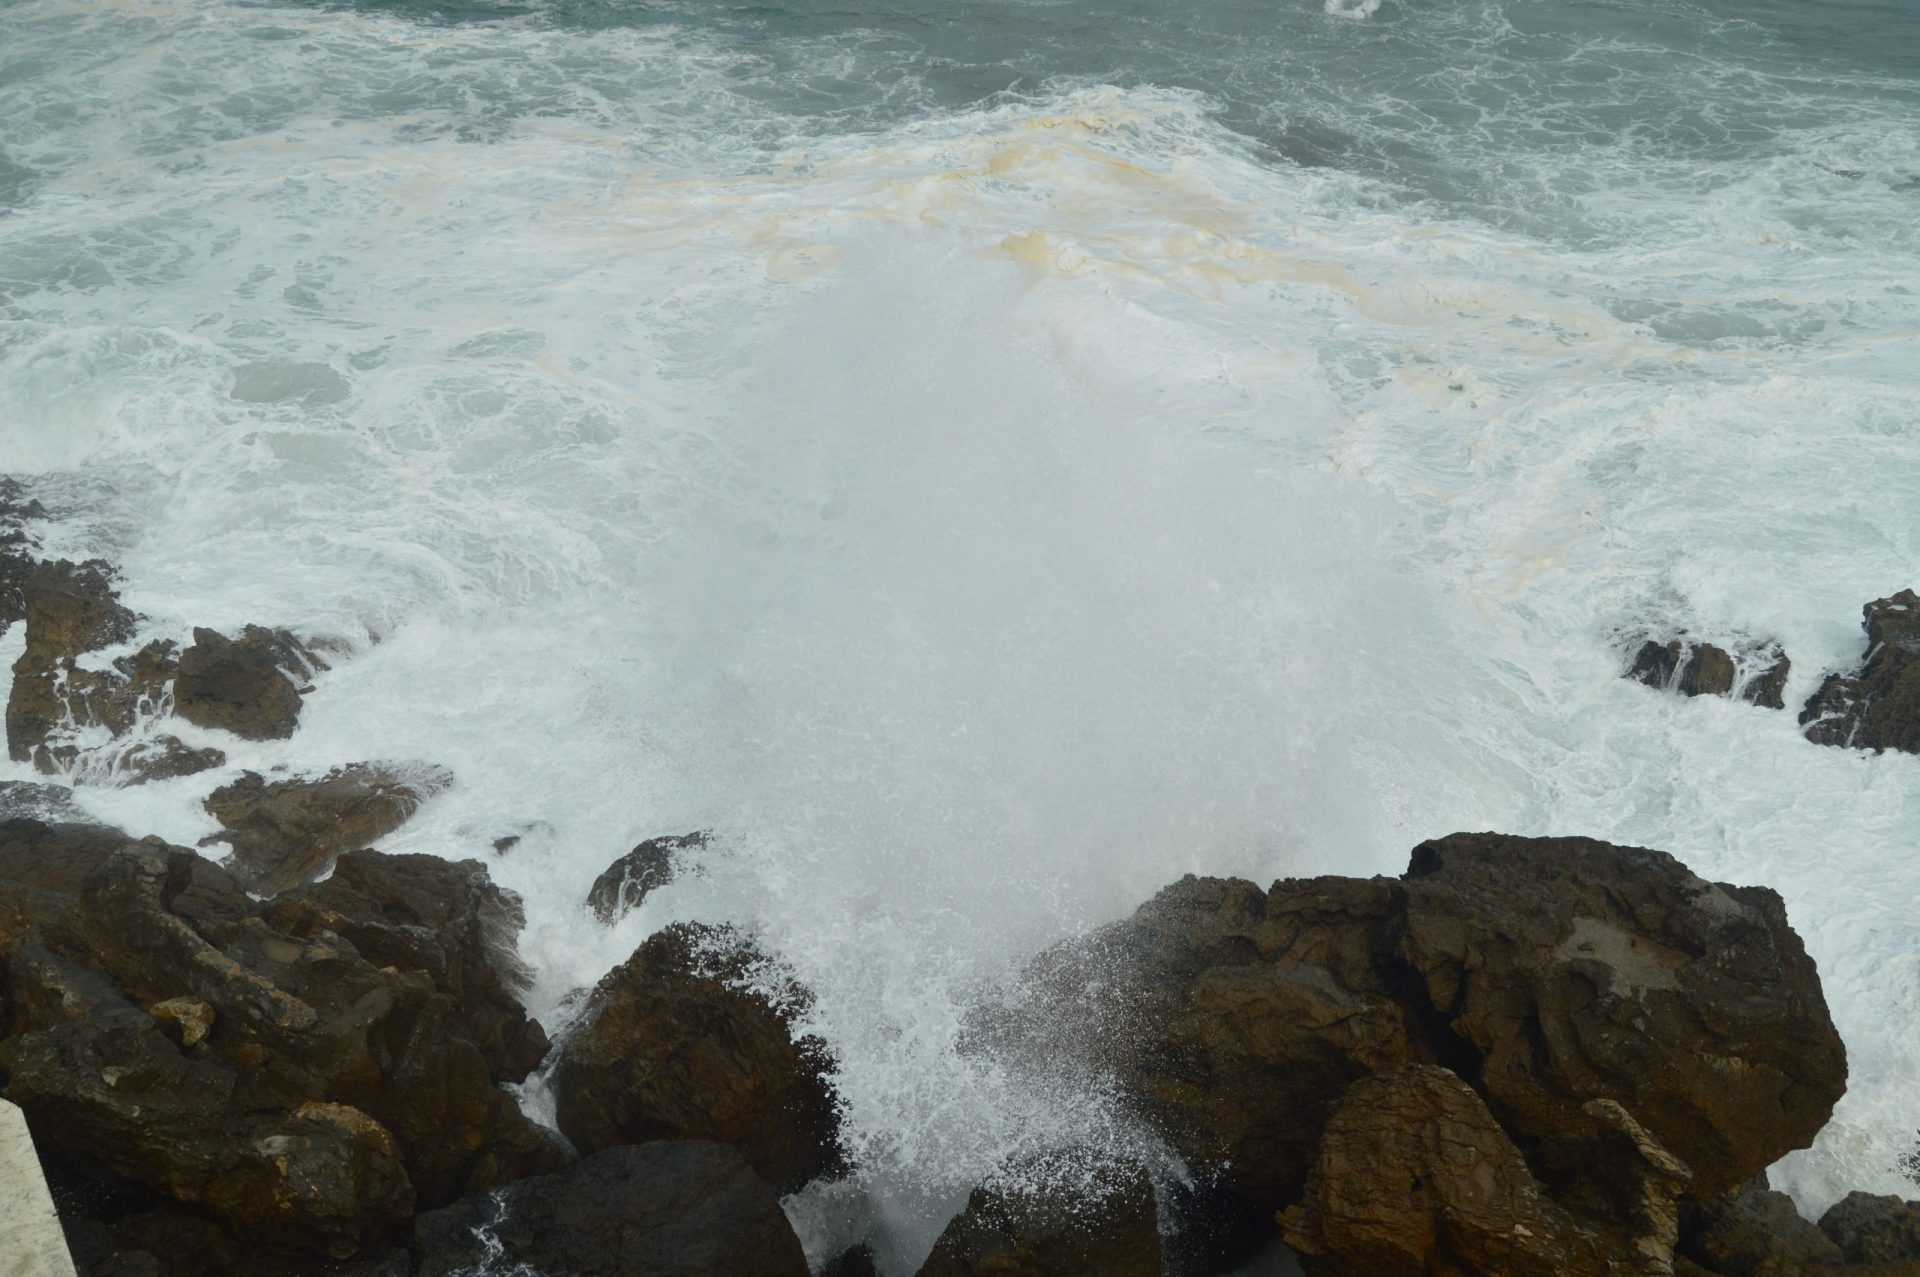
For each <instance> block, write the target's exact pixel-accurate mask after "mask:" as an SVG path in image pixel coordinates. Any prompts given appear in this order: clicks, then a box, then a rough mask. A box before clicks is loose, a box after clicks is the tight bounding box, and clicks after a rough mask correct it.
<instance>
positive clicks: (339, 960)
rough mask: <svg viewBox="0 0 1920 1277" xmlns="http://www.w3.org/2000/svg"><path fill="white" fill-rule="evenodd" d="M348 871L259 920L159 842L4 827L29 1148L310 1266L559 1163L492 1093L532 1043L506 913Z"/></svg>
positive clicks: (1, 919)
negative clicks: (37, 1145)
mask: <svg viewBox="0 0 1920 1277" xmlns="http://www.w3.org/2000/svg"><path fill="white" fill-rule="evenodd" d="M350 859H351V861H352V864H351V866H350V867H349V868H348V870H347V871H346V872H345V874H344V875H342V881H341V885H340V886H338V887H335V888H333V889H332V890H331V891H327V890H323V888H326V887H328V886H330V885H331V884H322V886H321V887H317V888H312V889H309V890H308V891H307V892H304V893H295V894H294V895H293V896H291V897H288V898H283V899H281V900H276V901H272V902H268V903H266V904H264V905H263V904H256V903H255V902H253V901H251V900H249V899H248V897H247V896H246V894H245V892H244V891H243V890H242V889H241V888H240V886H239V884H238V883H237V882H236V881H234V880H233V878H232V877H231V876H230V875H228V874H226V873H225V872H224V871H223V870H221V869H220V868H219V866H217V865H214V864H212V863H211V862H208V861H206V860H204V859H202V858H200V857H198V856H196V855H194V854H193V853H192V852H189V851H186V850H184V849H181V848H175V847H168V846H166V845H165V844H163V843H159V842H157V841H156V840H148V841H146V842H130V841H128V840H127V839H126V838H125V837H124V836H123V835H119V834H117V833H116V832H115V831H112V830H106V829H101V828H98V827H93V826H79V825H72V826H49V825H43V824H40V823H39V822H34V821H12V822H4V823H0V1075H3V1076H5V1077H6V1079H7V1094H8V1098H10V1099H12V1100H14V1101H15V1102H16V1103H18V1104H20V1105H21V1107H22V1108H23V1109H24V1110H25V1111H26V1113H27V1116H28V1120H29V1122H30V1123H31V1124H32V1125H33V1128H34V1130H35V1132H36V1136H37V1137H38V1138H40V1139H41V1140H42V1141H43V1142H44V1144H45V1146H46V1147H47V1148H48V1149H50V1150H53V1151H54V1152H56V1153H58V1154H59V1155H61V1156H63V1157H71V1158H74V1159H78V1160H79V1161H82V1162H84V1163H86V1164H88V1165H94V1166H98V1167H100V1168H102V1169H103V1170H104V1171H107V1172H110V1173H111V1174H112V1175H114V1176H118V1177H121V1178H122V1179H126V1180H132V1181H135V1182H137V1183H138V1184H141V1185H144V1186H145V1187H146V1189H148V1190H150V1191H151V1192H153V1193H157V1194H158V1195H160V1196H161V1197H163V1198H167V1199H171V1200H172V1201H173V1202H176V1203H179V1204H180V1205H182V1206H186V1207H191V1208H194V1209H197V1210H199V1211H201V1212H204V1213H206V1214H208V1215H209V1216H211V1217H212V1218H215V1219H217V1220H219V1221H220V1222H222V1223H223V1224H224V1225H225V1226H226V1227H227V1228H229V1229H230V1230H232V1232H233V1233H234V1235H236V1236H239V1237H244V1238H245V1239H246V1240H247V1242H248V1244H249V1246H256V1245H257V1246H266V1247H269V1248H273V1247H278V1248H282V1249H284V1250H286V1251H290V1252H295V1253H298V1254H303V1255H309V1256H311V1255H319V1254H326V1253H332V1254H335V1255H344V1254H347V1253H349V1252H352V1251H354V1250H355V1249H356V1248H360V1247H364V1246H368V1245H372V1244H375V1243H378V1242H380V1241H382V1240H384V1239H385V1238H387V1237H390V1236H391V1235H392V1234H393V1232H394V1231H395V1230H396V1228H398V1226H399V1225H400V1224H401V1223H403V1222H404V1220H405V1219H406V1218H407V1217H408V1216H410V1215H411V1213H412V1211H413V1209H414V1207H415V1205H416V1204H418V1205H422V1206H429V1207H431V1206H434V1205H438V1204H441V1203H444V1202H447V1201H451V1200H453V1199H454V1198H456V1197H458V1196H459V1195H461V1194H464V1193H472V1192H478V1191H481V1190H483V1189H485V1188H488V1187H490V1186H492V1185H494V1184H496V1183H499V1182H502V1181H504V1180H507V1179H511V1178H515V1177H518V1176H522V1175H526V1174H530V1173H540V1172H545V1171H551V1170H553V1169H556V1168H558V1167H559V1166H562V1165H564V1164H565V1160H566V1159H565V1157H564V1155H563V1154H561V1153H560V1152H559V1150H558V1149H557V1148H556V1147H555V1146H554V1145H553V1144H552V1143H551V1142H550V1141H548V1140H546V1139H545V1138H544V1137H543V1136H542V1135H541V1133H540V1132H539V1131H538V1129H537V1128H535V1127H533V1126H532V1124H531V1123H529V1122H528V1121H527V1119H526V1118H525V1117H524V1116H523V1115H522V1114H521V1113H520V1111H519V1109H518V1107H517V1106H516V1105H515V1104H514V1102H513V1100H512V1098H511V1097H510V1096H509V1095H508V1094H507V1093H506V1092H504V1091H502V1090H501V1089H500V1083H502V1082H510V1081H518V1080H520V1079H521V1078H523V1077H524V1076H525V1075H526V1072H527V1070H528V1069H529V1068H531V1067H532V1064H533V1063H534V1062H536V1061H537V1060H538V1057H539V1044H540V1043H541V1042H543V1041H544V1039H543V1037H542V1036H541V1034H540V1031H539V1027H538V1025H535V1024H533V1023H532V1022H531V1021H529V1020H527V1019H526V1017H525V1014H524V1012H523V1011H522V1010H521V1009H520V1007H519V1004H518V1002H517V1000H516V998H515V993H516V990H517V987H518V981H519V979H520V972H519V969H518V964H517V963H514V962H512V960H511V958H510V955H509V949H510V945H511V942H512V935H513V932H514V931H517V929H518V926H519V911H518V905H517V902H515V901H513V899H512V898H511V897H510V896H507V895H506V893H503V892H500V891H499V889H498V888H495V887H492V885H491V884H489V883H487V882H486V881H485V874H484V871H481V870H480V869H479V867H478V866H477V865H474V864H472V863H471V862H469V863H468V864H465V865H452V864H446V863H444V862H438V863H439V868H438V869H435V868H433V867H431V866H428V865H424V864H413V863H403V864H400V865H397V866H386V865H383V864H382V863H381V862H382V861H384V860H386V859H387V858H384V857H380V856H379V855H378V853H372V852H366V853H361V854H360V855H358V856H355V857H352V858H350ZM403 859H404V860H406V861H409V862H411V861H414V860H416V859H417V860H421V861H424V860H427V859H428V858H426V857H420V858H411V857H409V858H403ZM123 1249H125V1248H123ZM140 1249H141V1247H139V1246H134V1247H132V1248H131V1250H129V1253H132V1251H138V1250H140ZM269 1270H271V1265H270V1266H269ZM279 1271H283V1272H292V1271H294V1269H293V1268H290V1267H287V1266H286V1265H285V1264H282V1265H281V1266H280V1269H279Z"/></svg>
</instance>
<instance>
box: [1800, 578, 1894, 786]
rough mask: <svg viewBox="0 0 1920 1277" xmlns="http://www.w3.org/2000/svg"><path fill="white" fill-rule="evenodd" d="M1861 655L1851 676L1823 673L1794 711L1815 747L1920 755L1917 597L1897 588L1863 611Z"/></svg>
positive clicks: (1868, 605)
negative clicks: (1863, 646)
mask: <svg viewBox="0 0 1920 1277" xmlns="http://www.w3.org/2000/svg"><path fill="white" fill-rule="evenodd" d="M1864 614H1865V619H1864V620H1863V621H1862V625H1863V627H1864V628H1865V629H1866V631H1867V654H1866V659H1865V662H1864V663H1863V664H1862V666H1861V668H1860V671H1859V672H1858V673H1857V674H1829V675H1828V676H1827V678H1826V681H1825V682H1823V683H1821V684H1820V690H1819V691H1817V692H1815V693H1814V694H1813V698H1812V699H1811V700H1809V701H1808V702H1807V705H1806V708H1805V709H1803V710H1801V711H1800V722H1801V724H1802V725H1803V726H1804V727H1805V728H1806V737H1807V739H1808V740H1810V741H1813V742H1814V743H1815V744H1819V745H1845V746H1851V747H1853V748H1855V749H1872V750H1885V749H1898V750H1904V751H1906V752H1907V753H1909V754H1913V753H1920V595H1916V594H1914V592H1913V591H1912V590H1902V591H1900V593H1898V594H1895V595H1893V596H1891V597H1889V598H1884V599H1875V600H1874V601H1873V602H1871V603H1869V604H1867V606H1866V608H1865V609H1864Z"/></svg>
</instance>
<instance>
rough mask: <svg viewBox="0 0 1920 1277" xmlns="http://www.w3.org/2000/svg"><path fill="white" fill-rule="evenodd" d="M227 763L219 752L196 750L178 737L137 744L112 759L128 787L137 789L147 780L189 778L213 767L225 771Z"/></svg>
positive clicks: (156, 737)
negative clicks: (133, 786) (122, 773)
mask: <svg viewBox="0 0 1920 1277" xmlns="http://www.w3.org/2000/svg"><path fill="white" fill-rule="evenodd" d="M226 763H227V756H226V754H224V753H222V752H221V751H220V750H217V749H214V748H211V747H208V748H204V749H195V748H193V747H192V746H191V745H188V744H187V743H186V742H185V741H183V740H181V739H180V738H179V737H178V736H169V735H160V736H153V737H149V738H147V739H145V740H141V741H137V742H135V743H134V744H133V745H131V746H129V747H128V748H126V749H125V750H122V751H120V753H119V754H118V755H117V756H116V757H115V758H114V766H116V767H117V768H118V769H119V770H120V771H122V772H124V773H125V774H126V777H127V779H128V781H129V782H130V783H132V784H136V785H137V784H139V783H140V782H142V781H148V780H169V779H172V778H173V777H176V776H192V775H196V774H198V773H200V772H204V771H211V770H213V769H214V768H215V767H224V766H226Z"/></svg>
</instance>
